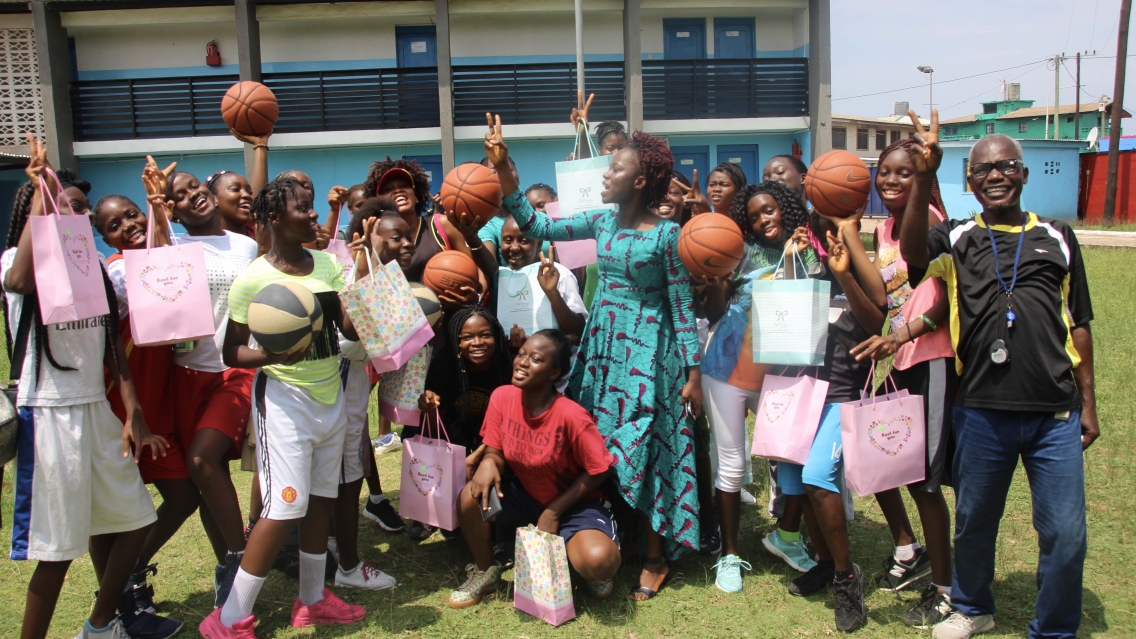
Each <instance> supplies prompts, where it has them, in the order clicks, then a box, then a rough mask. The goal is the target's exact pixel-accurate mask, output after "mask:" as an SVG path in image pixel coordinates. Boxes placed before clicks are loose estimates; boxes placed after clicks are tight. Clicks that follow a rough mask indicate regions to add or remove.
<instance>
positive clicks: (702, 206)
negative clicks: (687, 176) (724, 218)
mask: <svg viewBox="0 0 1136 639" xmlns="http://www.w3.org/2000/svg"><path fill="white" fill-rule="evenodd" d="M671 182H672V183H673V184H674V185H675V186H677V187H678V188H680V189H682V192H683V196H682V203H683V204H684V205H686V206H689V207H690V210H691V211H692V212H693V213H694V214H695V215H698V214H699V213H709V212H710V211H713V210H714V209H713V208H712V207H711V206H710V201H709V200H707V199H706V196H705V195H703V194H702V189H701V188H700V187H699V186H698V169H694V177H693V178H692V179H691V183H692V184H693V186H687V185H685V184H683V183H682V182H679V181H678V180H676V179H674V178H671Z"/></svg>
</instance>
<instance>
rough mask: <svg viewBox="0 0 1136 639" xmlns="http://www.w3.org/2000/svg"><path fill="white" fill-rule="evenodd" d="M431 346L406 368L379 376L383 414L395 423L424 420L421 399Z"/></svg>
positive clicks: (416, 355) (411, 422)
mask: <svg viewBox="0 0 1136 639" xmlns="http://www.w3.org/2000/svg"><path fill="white" fill-rule="evenodd" d="M432 351H433V349H432V348H430V345H429V344H427V345H426V346H423V347H422V348H421V349H420V350H419V351H418V352H417V353H415V354H414V356H413V357H411V358H410V361H409V362H407V363H405V364H403V365H402V368H400V369H398V370H395V371H389V372H386V373H383V374H381V375H379V414H381V415H382V416H383V417H386V418H387V419H389V420H390V421H391V423H392V424H399V425H401V426H412V425H414V424H417V423H418V422H419V420H421V419H422V415H421V413H420V412H419V410H418V398H419V397H420V396H421V395H422V392H423V391H425V390H426V372H427V371H428V370H429V368H430V354H431V352H432Z"/></svg>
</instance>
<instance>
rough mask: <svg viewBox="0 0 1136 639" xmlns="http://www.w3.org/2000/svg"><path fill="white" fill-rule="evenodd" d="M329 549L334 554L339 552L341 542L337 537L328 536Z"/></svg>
mask: <svg viewBox="0 0 1136 639" xmlns="http://www.w3.org/2000/svg"><path fill="white" fill-rule="evenodd" d="M327 549H328V550H330V551H331V554H333V555H338V554H339V543H338V542H337V541H335V537H328V538H327Z"/></svg>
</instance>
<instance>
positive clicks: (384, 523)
mask: <svg viewBox="0 0 1136 639" xmlns="http://www.w3.org/2000/svg"><path fill="white" fill-rule="evenodd" d="M363 516H364V517H366V518H367V519H370V520H371V521H373V522H375V523H376V524H378V525H379V528H382V529H383V530H385V531H387V532H392V533H396V532H402V531H404V530H406V522H404V521H402V518H401V517H399V516H398V513H397V512H395V510H394V506H392V505H391V502H390V500H389V499H384V500H382V501H380V502H379V503H377V504H376V503H375V502H373V501H371V500H370V498H368V499H367V506H366V507H365V508H363Z"/></svg>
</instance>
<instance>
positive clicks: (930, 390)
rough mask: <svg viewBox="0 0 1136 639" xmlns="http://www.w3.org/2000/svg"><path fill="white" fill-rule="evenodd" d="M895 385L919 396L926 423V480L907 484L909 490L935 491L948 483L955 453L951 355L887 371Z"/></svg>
mask: <svg viewBox="0 0 1136 639" xmlns="http://www.w3.org/2000/svg"><path fill="white" fill-rule="evenodd" d="M891 376H892V379H893V380H895V385H896V387H897V388H900V389H902V390H906V391H907V392H909V393H911V394H912V395H922V396H923V410H924V414H923V416H924V418H925V421H926V424H927V457H926V460H927V474H926V479H924V480H923V481H921V482H918V483H915V484H911V486H910V487H911V489H912V490H922V491H925V492H935V491H937V490H939V487H940V486H951V485H953V482H952V481H951V462H952V460H953V459H954V456H955V437H954V431H953V430H952V429H951V412H952V410H953V409H954V403H955V393H956V392H957V390H958V375H957V374H956V373H955V361H954V358H942V359H933V360H930V361H927V362H920V363H918V364H916V365H914V366H912V367H911V368H909V369H907V370H903V371H901V370H899V369H895V370H892V372H891Z"/></svg>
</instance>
